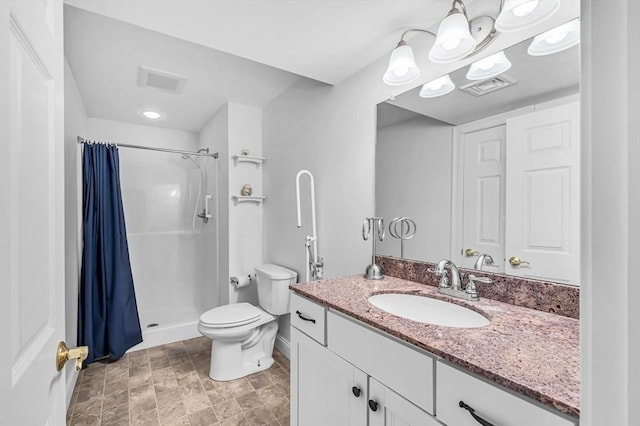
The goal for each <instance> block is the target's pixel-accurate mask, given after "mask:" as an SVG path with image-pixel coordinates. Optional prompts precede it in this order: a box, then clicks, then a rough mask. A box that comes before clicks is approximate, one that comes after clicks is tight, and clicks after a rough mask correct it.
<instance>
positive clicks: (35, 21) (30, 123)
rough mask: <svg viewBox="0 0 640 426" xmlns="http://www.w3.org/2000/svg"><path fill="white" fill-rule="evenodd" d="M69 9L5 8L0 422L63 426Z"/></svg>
mask: <svg viewBox="0 0 640 426" xmlns="http://www.w3.org/2000/svg"><path fill="white" fill-rule="evenodd" d="M62 41H63V39H62V1H5V0H3V1H0V84H1V87H0V89H1V90H0V92H1V94H0V111H1V113H0V132H1V134H0V141H1V142H0V182H2V185H0V199H2V205H1V206H0V283H2V297H0V324H1V325H0V341H2V343H3V345H2V350H1V351H0V365H1V366H2V367H0V413H1V418H0V422H2V423H3V424H11V425H36V424H38V425H42V424H64V422H65V404H64V401H65V386H64V384H65V383H64V375H63V374H61V373H58V372H57V371H56V367H55V358H56V357H55V355H56V346H57V344H58V342H59V341H60V340H63V338H64V299H63V297H64V207H63V203H64V186H63V167H64V164H63V103H62V102H63V93H62V89H63V62H62V61H63V58H64V55H63V50H62V49H63V44H62Z"/></svg>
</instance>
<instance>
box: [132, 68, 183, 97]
mask: <svg viewBox="0 0 640 426" xmlns="http://www.w3.org/2000/svg"><path fill="white" fill-rule="evenodd" d="M186 82H187V77H184V76H181V75H178V74H173V73H170V72H166V71H160V70H154V69H153V68H147V67H143V66H141V67H139V68H138V86H140V87H150V88H152V89H157V90H162V91H163V92H169V93H175V94H180V93H182V91H183V90H184V85H185V84H186Z"/></svg>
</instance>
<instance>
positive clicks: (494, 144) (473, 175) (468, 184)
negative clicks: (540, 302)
mask: <svg viewBox="0 0 640 426" xmlns="http://www.w3.org/2000/svg"><path fill="white" fill-rule="evenodd" d="M505 132H506V130H505V126H498V127H493V128H491V129H486V130H479V131H477V132H473V133H468V134H466V135H465V137H464V178H463V179H464V189H463V193H464V201H463V203H464V207H463V211H464V213H463V215H464V219H463V231H462V235H463V242H462V244H463V246H462V247H461V248H462V251H463V256H462V266H463V267H465V268H473V265H474V264H475V263H476V260H478V258H477V257H475V256H473V257H469V256H465V255H464V250H466V249H469V248H470V249H473V250H474V251H477V252H479V253H487V254H489V255H491V257H492V258H493V261H494V263H493V265H485V266H483V268H482V269H484V270H486V271H490V272H500V273H502V272H504V211H505V178H504V175H505Z"/></svg>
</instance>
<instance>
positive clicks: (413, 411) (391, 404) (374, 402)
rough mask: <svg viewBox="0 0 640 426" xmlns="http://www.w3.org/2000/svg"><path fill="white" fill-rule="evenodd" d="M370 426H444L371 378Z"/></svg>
mask: <svg viewBox="0 0 640 426" xmlns="http://www.w3.org/2000/svg"><path fill="white" fill-rule="evenodd" d="M367 403H368V406H369V407H368V408H369V426H411V425H412V426H442V424H441V423H440V422H438V421H437V420H436V419H435V417H432V416H431V415H429V414H428V413H427V412H426V411H422V410H421V409H419V408H418V407H416V406H415V405H413V404H412V403H410V402H409V401H407V400H406V399H404V398H403V397H401V396H400V395H398V394H397V393H395V392H394V391H392V390H391V389H389V388H387V387H386V386H385V385H383V384H382V383H380V382H378V381H377V380H376V379H374V378H373V377H369V400H368V401H367Z"/></svg>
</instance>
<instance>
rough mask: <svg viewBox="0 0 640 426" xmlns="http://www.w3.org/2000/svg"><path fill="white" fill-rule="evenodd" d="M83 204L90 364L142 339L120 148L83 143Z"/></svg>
mask: <svg viewBox="0 0 640 426" xmlns="http://www.w3.org/2000/svg"><path fill="white" fill-rule="evenodd" d="M83 207H84V215H83V216H84V238H83V240H84V248H83V252H82V272H81V275H80V300H79V307H78V316H79V318H78V344H80V345H86V346H89V357H88V358H87V361H86V362H87V363H91V362H93V361H95V360H96V359H99V358H104V357H106V356H108V357H109V360H110V361H115V360H117V359H119V358H120V357H122V355H124V353H125V352H126V351H127V349H129V348H131V347H132V346H134V345H136V344H138V343H140V342H142V331H141V329H140V319H139V318H138V307H137V304H136V296H135V291H134V287H133V276H132V274H131V264H130V263H129V247H128V244H127V231H126V228H125V223H124V210H123V207H122V194H121V192H120V165H119V158H118V148H117V147H115V146H107V145H103V144H85V145H84V158H83Z"/></svg>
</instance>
